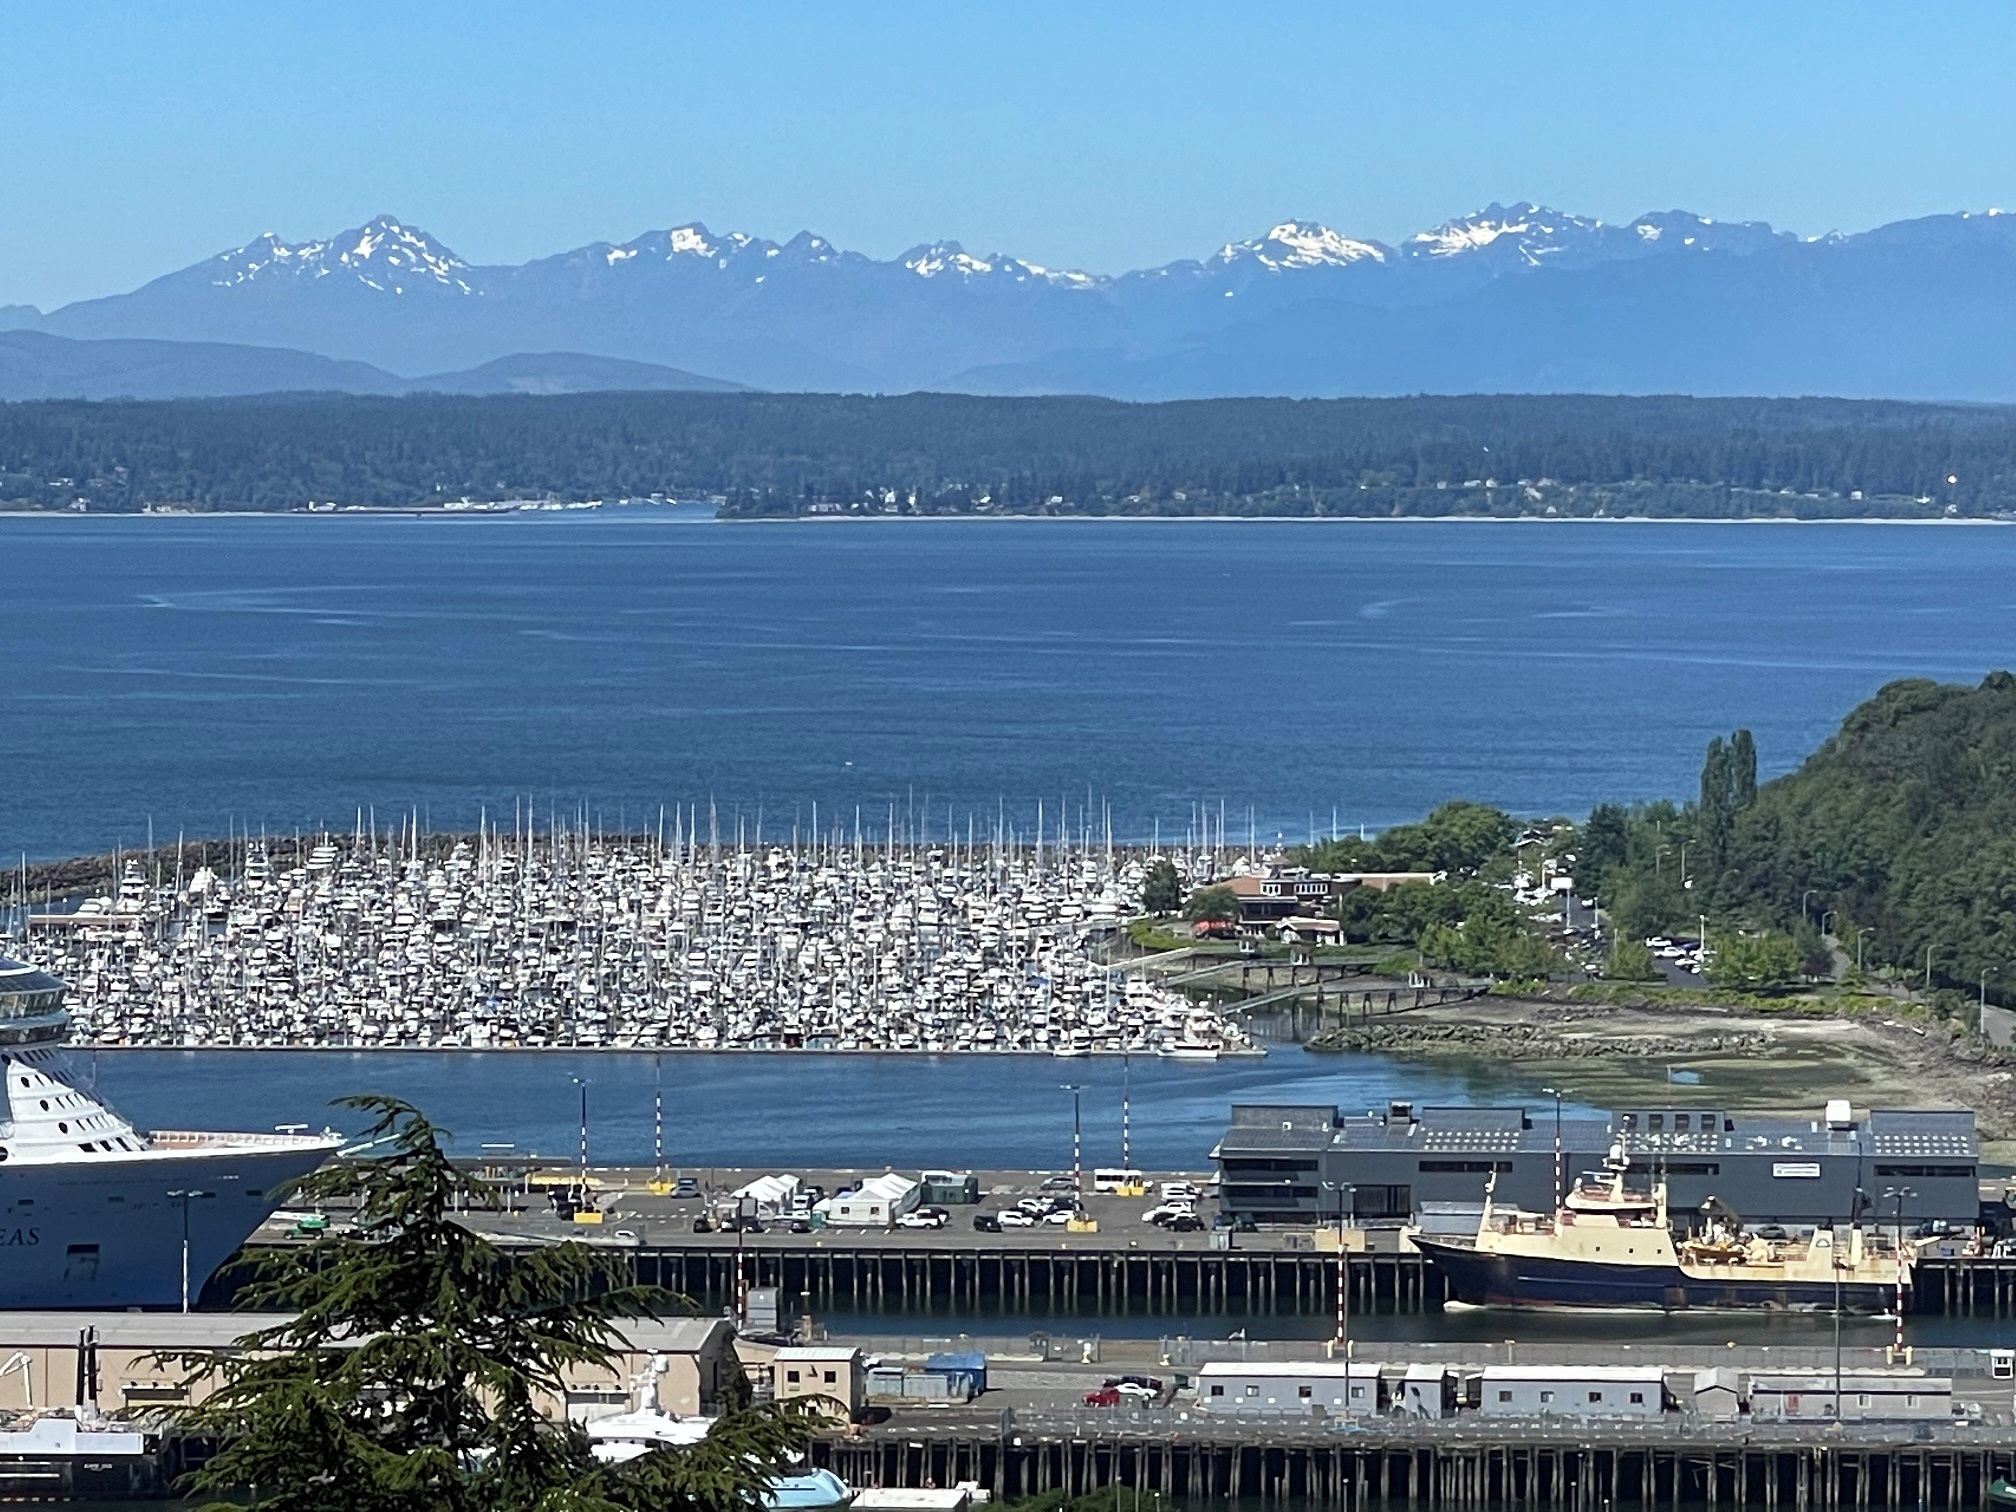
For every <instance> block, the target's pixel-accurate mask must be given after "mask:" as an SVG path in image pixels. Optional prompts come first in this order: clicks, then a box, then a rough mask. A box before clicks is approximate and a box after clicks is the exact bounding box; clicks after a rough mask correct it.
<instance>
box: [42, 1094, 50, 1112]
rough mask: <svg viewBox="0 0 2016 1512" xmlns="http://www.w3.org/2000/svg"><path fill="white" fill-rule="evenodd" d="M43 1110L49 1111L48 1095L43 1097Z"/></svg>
mask: <svg viewBox="0 0 2016 1512" xmlns="http://www.w3.org/2000/svg"><path fill="white" fill-rule="evenodd" d="M42 1111H43V1112H44V1113H47V1112H48V1111H49V1099H48V1098H46V1097H45V1098H43V1099H42Z"/></svg>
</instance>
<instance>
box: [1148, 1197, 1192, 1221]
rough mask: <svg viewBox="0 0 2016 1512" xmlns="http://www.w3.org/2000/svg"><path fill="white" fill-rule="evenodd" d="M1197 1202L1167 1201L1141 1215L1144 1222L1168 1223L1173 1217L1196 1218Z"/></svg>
mask: <svg viewBox="0 0 2016 1512" xmlns="http://www.w3.org/2000/svg"><path fill="white" fill-rule="evenodd" d="M1196 1216H1197V1204H1196V1203H1194V1202H1165V1203H1163V1204H1162V1205H1161V1206H1160V1207H1152V1208H1150V1209H1148V1211H1147V1212H1145V1213H1143V1214H1142V1215H1141V1221H1142V1222H1143V1223H1167V1222H1168V1221H1169V1220H1170V1219H1171V1218H1195V1217H1196Z"/></svg>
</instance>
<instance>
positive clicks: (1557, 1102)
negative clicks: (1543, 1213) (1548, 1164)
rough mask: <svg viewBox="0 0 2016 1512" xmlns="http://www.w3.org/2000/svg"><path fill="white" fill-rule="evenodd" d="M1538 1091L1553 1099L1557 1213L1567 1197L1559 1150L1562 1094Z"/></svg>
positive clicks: (1553, 1090) (1552, 1090)
mask: <svg viewBox="0 0 2016 1512" xmlns="http://www.w3.org/2000/svg"><path fill="white" fill-rule="evenodd" d="M1540 1090H1541V1091H1542V1092H1545V1093H1547V1094H1548V1095H1549V1096H1551V1097H1552V1098H1553V1099H1554V1210H1555V1212H1557V1213H1558V1212H1560V1210H1561V1202H1562V1199H1563V1198H1564V1197H1565V1196H1566V1195H1567V1188H1566V1187H1565V1186H1563V1185H1562V1179H1563V1175H1564V1167H1563V1160H1564V1157H1563V1154H1562V1150H1561V1099H1562V1097H1563V1095H1564V1094H1563V1093H1562V1091H1561V1089H1560V1088H1559V1087H1542V1088H1541V1089H1540Z"/></svg>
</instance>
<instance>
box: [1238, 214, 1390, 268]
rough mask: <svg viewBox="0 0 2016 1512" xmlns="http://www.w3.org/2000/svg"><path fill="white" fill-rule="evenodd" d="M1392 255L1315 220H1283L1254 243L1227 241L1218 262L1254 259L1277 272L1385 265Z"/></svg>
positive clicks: (1378, 245) (1373, 244)
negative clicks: (1354, 265) (1369, 261)
mask: <svg viewBox="0 0 2016 1512" xmlns="http://www.w3.org/2000/svg"><path fill="white" fill-rule="evenodd" d="M1389 255H1390V254H1389V252H1388V250H1387V249H1386V248H1385V247H1382V246H1381V245H1380V244H1379V243H1378V242H1368V241H1358V240H1356V239H1355V238H1353V237H1349V236H1345V235H1342V234H1341V233H1339V232H1336V231H1332V230H1331V229H1330V228H1329V227H1328V226H1325V225H1320V224H1318V223H1317V222H1315V221H1283V222H1281V224H1280V225H1278V226H1273V227H1270V228H1269V229H1268V231H1267V234H1266V235H1265V236H1261V237H1256V238H1255V239H1254V240H1252V241H1243V242H1227V243H1226V244H1225V245H1224V246H1223V247H1220V248H1219V249H1218V256H1217V258H1216V261H1218V262H1219V263H1233V262H1240V261H1243V260H1246V259H1251V260H1252V261H1254V262H1257V263H1259V264H1260V265H1261V266H1262V267H1266V268H1274V269H1284V268H1334V267H1343V266H1345V265H1346V264H1349V263H1355V262H1363V261H1366V260H1367V259H1370V260H1371V261H1373V262H1376V263H1383V262H1385V261H1386V259H1387V257H1388V256H1389Z"/></svg>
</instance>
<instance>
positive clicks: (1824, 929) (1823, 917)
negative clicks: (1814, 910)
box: [1820, 908, 1840, 939]
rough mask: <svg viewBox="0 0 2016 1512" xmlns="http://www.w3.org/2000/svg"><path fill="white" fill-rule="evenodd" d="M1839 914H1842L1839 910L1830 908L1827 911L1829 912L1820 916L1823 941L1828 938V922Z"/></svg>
mask: <svg viewBox="0 0 2016 1512" xmlns="http://www.w3.org/2000/svg"><path fill="white" fill-rule="evenodd" d="M1839 912H1840V910H1839V909H1836V908H1830V909H1828V910H1827V912H1825V913H1823V914H1822V915H1820V937H1821V938H1822V939H1825V938H1826V937H1827V921H1828V920H1829V919H1831V918H1833V917H1834V916H1835V915H1836V914H1838V913H1839Z"/></svg>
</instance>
